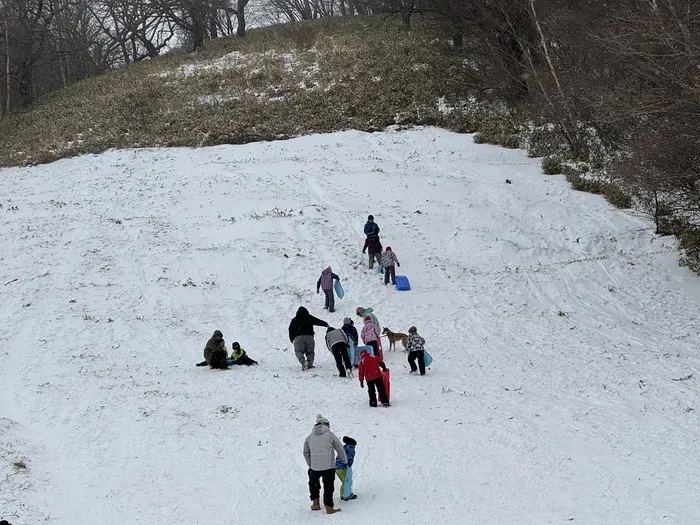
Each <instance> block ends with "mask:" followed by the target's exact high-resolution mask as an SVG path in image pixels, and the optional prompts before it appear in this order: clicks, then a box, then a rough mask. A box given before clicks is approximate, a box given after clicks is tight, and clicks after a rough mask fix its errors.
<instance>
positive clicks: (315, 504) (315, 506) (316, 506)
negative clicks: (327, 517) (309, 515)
mask: <svg viewBox="0 0 700 525" xmlns="http://www.w3.org/2000/svg"><path fill="white" fill-rule="evenodd" d="M311 510H321V504H320V503H319V501H318V500H317V499H314V500H311Z"/></svg>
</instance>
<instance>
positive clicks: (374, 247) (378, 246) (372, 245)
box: [362, 235, 382, 270]
mask: <svg viewBox="0 0 700 525" xmlns="http://www.w3.org/2000/svg"><path fill="white" fill-rule="evenodd" d="M365 252H368V253H369V269H370V270H371V269H372V268H374V261H375V260H376V261H377V264H378V265H380V266H381V265H382V243H381V241H380V240H379V236H378V235H368V236H367V238H366V239H365V245H364V247H363V248H362V253H365Z"/></svg>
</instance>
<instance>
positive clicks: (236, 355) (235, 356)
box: [226, 341, 258, 366]
mask: <svg viewBox="0 0 700 525" xmlns="http://www.w3.org/2000/svg"><path fill="white" fill-rule="evenodd" d="M231 348H232V352H231V357H230V358H229V359H228V360H227V361H226V363H227V364H229V365H247V366H250V365H257V364H258V362H257V361H254V360H253V359H251V358H250V357H248V354H246V353H245V350H243V348H241V345H240V344H239V343H238V341H234V342H233V344H232V345H231Z"/></svg>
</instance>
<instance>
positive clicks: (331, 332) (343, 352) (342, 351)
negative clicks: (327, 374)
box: [326, 326, 352, 377]
mask: <svg viewBox="0 0 700 525" xmlns="http://www.w3.org/2000/svg"><path fill="white" fill-rule="evenodd" d="M326 346H327V347H328V350H330V351H331V354H333V357H334V358H335V365H336V366H337V367H338V372H339V373H340V377H347V376H348V375H352V363H351V362H350V356H349V355H348V336H347V335H345V332H343V331H342V330H341V329H340V328H333V327H332V326H329V327H328V330H326ZM343 364H344V366H343ZM346 369H347V373H346V372H345V370H346Z"/></svg>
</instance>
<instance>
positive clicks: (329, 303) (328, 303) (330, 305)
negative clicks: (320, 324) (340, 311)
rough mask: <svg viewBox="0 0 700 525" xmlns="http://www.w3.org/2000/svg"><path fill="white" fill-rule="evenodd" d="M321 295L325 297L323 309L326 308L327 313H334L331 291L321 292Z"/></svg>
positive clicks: (333, 298)
mask: <svg viewBox="0 0 700 525" xmlns="http://www.w3.org/2000/svg"><path fill="white" fill-rule="evenodd" d="M323 293H324V294H325V295H326V303H325V305H324V308H328V311H329V312H335V295H334V294H333V290H323Z"/></svg>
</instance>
